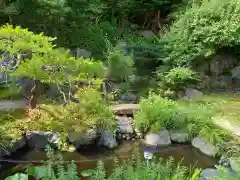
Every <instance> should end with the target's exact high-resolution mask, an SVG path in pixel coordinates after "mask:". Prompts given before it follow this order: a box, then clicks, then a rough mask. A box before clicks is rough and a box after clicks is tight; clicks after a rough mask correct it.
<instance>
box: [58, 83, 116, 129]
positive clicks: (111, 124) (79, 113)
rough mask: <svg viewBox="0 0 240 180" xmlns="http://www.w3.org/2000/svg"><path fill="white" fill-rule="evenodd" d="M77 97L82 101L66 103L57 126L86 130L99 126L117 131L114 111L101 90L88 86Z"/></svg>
mask: <svg viewBox="0 0 240 180" xmlns="http://www.w3.org/2000/svg"><path fill="white" fill-rule="evenodd" d="M77 97H78V98H79V99H80V103H70V104H68V105H66V106H65V107H64V108H65V111H64V113H63V114H62V115H61V116H60V119H58V123H57V124H56V126H60V127H61V128H62V129H63V130H66V129H67V128H70V129H73V130H78V131H86V130H88V129H89V128H97V129H99V130H105V129H108V130H112V131H115V125H116V122H115V120H114V115H113V112H112V111H111V109H110V107H109V106H108V104H107V102H105V101H103V100H102V98H101V93H100V92H99V91H97V90H96V89H94V88H91V87H86V88H83V89H81V90H79V92H78V93H77Z"/></svg>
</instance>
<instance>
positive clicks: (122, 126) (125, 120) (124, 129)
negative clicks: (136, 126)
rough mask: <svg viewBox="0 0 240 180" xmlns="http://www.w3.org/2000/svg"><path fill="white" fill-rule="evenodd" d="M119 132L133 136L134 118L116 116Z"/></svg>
mask: <svg viewBox="0 0 240 180" xmlns="http://www.w3.org/2000/svg"><path fill="white" fill-rule="evenodd" d="M116 120H117V130H118V131H119V133H122V134H132V133H133V127H132V118H130V117H126V116H116Z"/></svg>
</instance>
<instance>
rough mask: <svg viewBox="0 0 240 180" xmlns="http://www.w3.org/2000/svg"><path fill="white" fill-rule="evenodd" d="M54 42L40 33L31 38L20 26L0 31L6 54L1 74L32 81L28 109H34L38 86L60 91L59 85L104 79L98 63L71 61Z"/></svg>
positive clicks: (2, 49) (4, 28)
mask: <svg viewBox="0 0 240 180" xmlns="http://www.w3.org/2000/svg"><path fill="white" fill-rule="evenodd" d="M55 39H56V38H52V37H47V36H44V35H43V33H40V34H34V33H33V32H30V31H28V30H27V29H22V28H21V27H19V26H17V27H13V26H11V25H5V26H2V27H1V28H0V51H1V52H2V53H3V54H8V56H7V57H8V59H3V62H2V71H5V72H7V73H9V74H10V76H15V77H27V78H30V79H33V80H34V86H33V88H32V89H31V94H32V95H31V98H30V102H29V105H30V107H31V108H36V104H37V99H38V97H39V96H40V94H39V93H38V87H39V84H40V83H41V82H43V83H54V84H56V85H57V86H58V87H59V90H60V91H61V89H60V85H61V84H64V83H68V84H69V85H71V83H72V82H73V81H79V80H87V81H91V80H93V78H94V77H96V76H97V77H103V75H104V68H103V65H102V63H101V62H100V61H93V60H91V59H82V58H78V59H76V58H74V57H71V55H70V54H69V52H68V51H67V50H65V49H63V48H56V46H55V45H54V43H53V41H54V40H55ZM65 101H66V98H65Z"/></svg>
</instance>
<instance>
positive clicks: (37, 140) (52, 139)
mask: <svg viewBox="0 0 240 180" xmlns="http://www.w3.org/2000/svg"><path fill="white" fill-rule="evenodd" d="M25 138H26V140H27V143H28V145H29V146H30V147H31V148H33V149H45V147H46V145H48V144H50V145H53V146H55V147H57V146H58V143H59V138H60V134H59V133H58V132H50V131H49V132H38V131H32V132H28V133H26V135H25Z"/></svg>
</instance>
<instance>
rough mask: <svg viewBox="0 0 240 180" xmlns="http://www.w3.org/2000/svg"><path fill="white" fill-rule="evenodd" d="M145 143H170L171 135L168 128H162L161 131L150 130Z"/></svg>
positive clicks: (154, 144) (160, 144)
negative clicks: (153, 131)
mask: <svg viewBox="0 0 240 180" xmlns="http://www.w3.org/2000/svg"><path fill="white" fill-rule="evenodd" d="M145 143H146V144H148V145H151V146H164V145H170V144H171V140H170V135H169V132H168V131H167V130H166V129H161V130H160V132H159V133H152V132H149V133H147V134H146V136H145Z"/></svg>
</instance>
